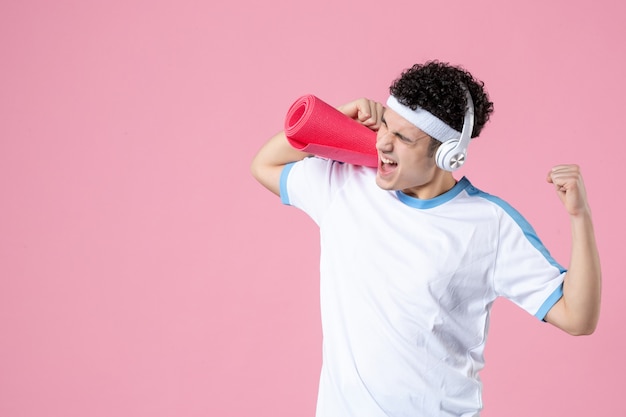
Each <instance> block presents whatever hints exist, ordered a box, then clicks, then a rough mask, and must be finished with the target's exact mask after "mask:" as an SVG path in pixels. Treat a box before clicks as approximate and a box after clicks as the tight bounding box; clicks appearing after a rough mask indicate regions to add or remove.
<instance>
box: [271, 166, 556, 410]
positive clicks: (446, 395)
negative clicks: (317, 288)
mask: <svg viewBox="0 0 626 417" xmlns="http://www.w3.org/2000/svg"><path fill="white" fill-rule="evenodd" d="M375 175H376V170H375V169H371V168H365V167H360V166H354V165H350V164H342V163H340V162H334V161H329V160H324V159H320V158H317V157H312V158H307V159H305V160H303V161H299V162H297V163H294V164H290V165H287V166H286V167H285V168H284V170H283V173H282V176H281V191H280V193H281V199H282V201H283V202H284V203H285V204H289V205H293V206H295V207H298V208H300V209H302V210H304V211H305V212H306V213H307V214H308V215H309V216H311V218H312V219H313V220H314V221H315V222H316V223H317V224H318V225H319V227H320V236H321V237H320V238H321V266H320V269H321V277H320V285H321V313H322V329H323V336H324V342H323V365H322V372H321V377H320V386H319V395H318V403H317V414H316V415H317V417H400V416H403V417H404V416H419V417H442V416H455V417H458V416H464V417H467V416H478V413H479V411H480V409H481V408H482V400H481V382H480V379H479V377H478V372H479V371H480V370H481V369H482V368H483V365H484V358H483V350H484V347H485V339H486V336H487V328H488V324H489V313H490V310H491V306H492V304H493V302H494V300H495V299H496V298H497V297H498V296H504V297H506V298H508V299H510V300H512V301H513V302H514V303H515V304H517V305H519V306H520V307H521V308H523V309H524V310H526V311H528V312H529V313H531V314H533V315H535V316H536V317H537V318H539V319H543V318H544V316H545V314H546V313H547V312H548V310H549V309H550V308H551V307H552V306H553V305H554V304H555V303H556V302H557V301H558V300H559V298H560V297H561V296H562V283H563V278H564V275H565V269H564V268H562V267H561V266H560V265H559V264H557V263H556V262H555V261H554V259H552V257H551V256H550V254H549V253H548V252H547V250H546V249H545V248H544V246H543V245H542V243H541V242H540V240H539V239H538V238H537V236H536V234H535V232H534V231H533V229H532V228H531V226H530V225H529V224H528V223H527V222H526V221H525V220H524V219H523V218H522V216H521V215H520V214H519V213H518V212H517V211H515V210H514V209H513V208H512V207H511V206H509V205H508V204H506V203H505V202H504V201H502V200H501V199H499V198H497V197H494V196H491V195H489V194H487V193H484V192H482V191H480V190H478V189H477V188H475V187H473V186H472V185H471V183H470V182H469V181H468V180H467V179H466V178H463V179H461V180H460V181H459V182H458V183H457V184H456V185H455V186H454V187H453V188H452V189H451V190H450V191H448V192H446V193H445V194H443V195H440V196H438V197H436V198H433V199H430V200H420V199H416V198H413V197H410V196H408V195H406V194H404V193H402V192H399V191H385V190H383V189H381V188H379V187H378V186H377V185H376V183H375Z"/></svg>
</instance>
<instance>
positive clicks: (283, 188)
mask: <svg viewBox="0 0 626 417" xmlns="http://www.w3.org/2000/svg"><path fill="white" fill-rule="evenodd" d="M294 163H295V162H291V163H289V164H287V165H285V166H284V167H283V170H282V172H281V173H280V201H281V202H282V203H283V204H286V205H288V206H290V205H291V203H290V202H289V194H288V193H287V178H288V177H289V171H291V168H293V165H294Z"/></svg>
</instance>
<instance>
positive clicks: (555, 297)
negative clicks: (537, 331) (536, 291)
mask: <svg viewBox="0 0 626 417" xmlns="http://www.w3.org/2000/svg"><path fill="white" fill-rule="evenodd" d="M561 297H563V284H562V283H561V285H559V286H558V287H557V289H556V290H554V292H553V293H552V294H550V296H549V297H548V299H547V300H546V301H544V303H543V304H542V305H541V307H539V310H538V311H537V312H536V313H535V317H537V318H538V319H539V320H543V319H544V318H545V317H546V314H548V311H550V309H551V308H552V307H554V305H555V304H556V303H557V302H558V301H559V300H560V299H561Z"/></svg>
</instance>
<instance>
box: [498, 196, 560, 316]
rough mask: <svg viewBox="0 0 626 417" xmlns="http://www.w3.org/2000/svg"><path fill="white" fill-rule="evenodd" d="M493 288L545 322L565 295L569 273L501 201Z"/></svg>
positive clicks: (514, 211)
mask: <svg viewBox="0 0 626 417" xmlns="http://www.w3.org/2000/svg"><path fill="white" fill-rule="evenodd" d="M492 200H494V202H496V203H497V204H498V205H499V206H500V208H501V210H502V211H501V219H500V230H499V235H500V239H499V244H498V253H497V256H496V267H495V275H494V279H495V282H494V288H495V290H496V293H497V294H498V295H500V296H503V297H505V298H508V299H509V300H511V301H512V302H514V303H515V304H517V305H518V306H520V307H521V308H523V309H524V310H526V311H527V312H529V313H530V314H532V315H534V316H535V317H537V318H538V319H540V320H543V319H544V317H545V315H546V314H547V313H548V311H549V310H550V308H552V306H553V305H554V304H556V302H557V301H558V300H559V299H560V298H561V296H562V295H563V280H564V278H565V274H566V270H565V268H563V267H562V266H561V265H559V264H558V263H557V262H556V261H555V260H554V259H553V258H552V256H551V255H550V253H549V252H548V250H547V249H546V248H545V246H544V245H543V243H542V242H541V240H540V239H539V237H538V236H537V234H536V233H535V231H534V229H533V228H532V226H531V225H530V224H529V223H528V222H527V221H526V219H524V218H523V217H522V215H521V214H520V213H519V212H517V211H516V210H515V209H514V208H512V207H511V206H509V205H508V204H507V203H505V202H504V201H502V200H499V199H497V198H495V197H492Z"/></svg>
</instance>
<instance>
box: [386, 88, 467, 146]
mask: <svg viewBox="0 0 626 417" xmlns="http://www.w3.org/2000/svg"><path fill="white" fill-rule="evenodd" d="M387 107H389V108H390V109H391V110H393V111H395V112H396V113H398V114H399V115H400V116H402V117H404V118H405V119H406V120H408V121H409V122H411V124H412V125H414V126H416V127H417V128H419V129H420V130H422V131H423V132H424V133H426V134H427V135H428V136H430V137H432V138H435V139H437V140H438V141H439V142H447V141H449V140H450V139H458V138H459V137H461V132H459V131H457V130H454V129H452V128H451V127H450V126H448V125H447V124H446V123H445V122H443V121H442V120H441V119H439V118H438V117H437V116H435V115H434V114H432V113H430V112H428V111H426V110H424V109H422V108H421V107H418V108H417V109H415V110H413V109H412V108H410V107H408V106H405V105H404V104H402V103H400V102H399V101H398V99H397V98H395V97H394V96H389V98H388V99H387Z"/></svg>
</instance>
